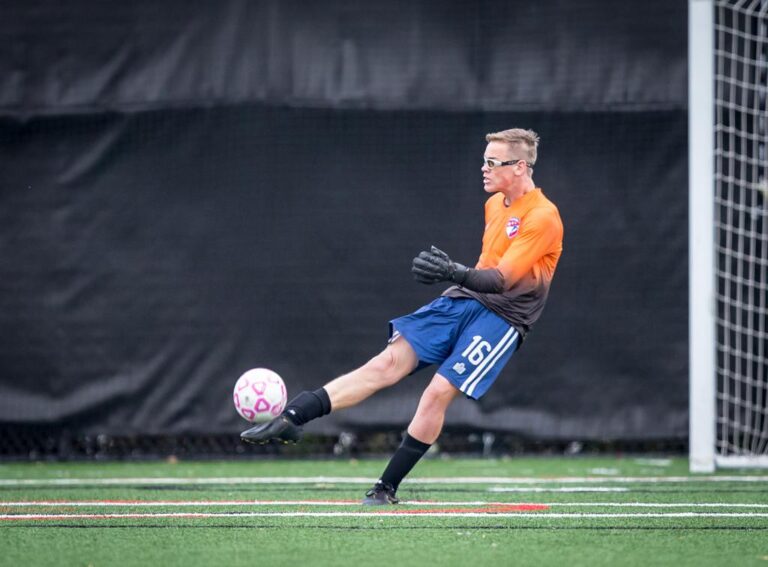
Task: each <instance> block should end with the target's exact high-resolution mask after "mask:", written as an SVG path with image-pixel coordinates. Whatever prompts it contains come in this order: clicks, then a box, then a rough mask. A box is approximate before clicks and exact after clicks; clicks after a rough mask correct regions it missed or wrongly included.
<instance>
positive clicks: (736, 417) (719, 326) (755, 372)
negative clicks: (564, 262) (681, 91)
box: [688, 0, 768, 472]
mask: <svg viewBox="0 0 768 567" xmlns="http://www.w3.org/2000/svg"><path fill="white" fill-rule="evenodd" d="M688 6H689V12H688V64H689V79H688V89H689V91H688V105H689V109H688V111H689V125H688V135H689V138H688V139H689V162H688V164H689V165H688V167H689V170H688V172H689V211H690V213H689V307H690V309H689V313H690V315H689V325H690V333H689V338H690V396H689V401H690V430H689V447H690V469H691V471H692V472H712V471H713V470H714V469H715V468H716V467H768V362H767V359H768V155H767V154H766V148H768V0H689V2H688Z"/></svg>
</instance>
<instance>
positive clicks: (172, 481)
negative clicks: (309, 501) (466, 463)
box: [0, 475, 768, 487]
mask: <svg viewBox="0 0 768 567" xmlns="http://www.w3.org/2000/svg"><path fill="white" fill-rule="evenodd" d="M375 481H376V479H375V478H368V477H356V476H300V477H299V476H277V477H258V476H255V477H179V478H173V477H157V478H153V477H126V478H16V479H8V478H6V479H0V486H2V487H6V486H10V487H15V486H137V485H153V486H157V485H206V484H225V485H235V484H372V483H374V482H375ZM696 482H765V483H768V476H733V475H731V476H717V475H709V476H624V477H622V476H586V477H584V476H579V477H552V478H539V477H506V476H501V477H497V476H488V477H477V476H472V477H434V478H426V477H422V478H412V479H406V480H405V481H404V483H405V484H453V485H460V484H578V483H585V484H591V483H608V484H611V483H613V484H628V483H633V484H634V483H643V484H649V483H650V484H663V483H696Z"/></svg>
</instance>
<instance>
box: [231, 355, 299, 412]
mask: <svg viewBox="0 0 768 567" xmlns="http://www.w3.org/2000/svg"><path fill="white" fill-rule="evenodd" d="M232 398H233V399H234V402H235V409H236V410H237V413H239V414H240V415H241V416H243V417H244V418H245V419H247V420H248V421H250V422H251V423H262V422H265V421H269V420H270V419H272V418H274V417H277V416H278V415H280V414H281V413H282V412H283V410H284V409H285V404H286V402H287V401H288V392H287V390H286V389H285V383H284V382H283V379H282V378H280V375H279V374H278V373H277V372H273V371H272V370H268V369H267V368H254V369H253V370H249V371H248V372H246V373H245V374H243V375H242V376H240V378H238V380H237V383H236V384H235V391H234V392H233V393H232Z"/></svg>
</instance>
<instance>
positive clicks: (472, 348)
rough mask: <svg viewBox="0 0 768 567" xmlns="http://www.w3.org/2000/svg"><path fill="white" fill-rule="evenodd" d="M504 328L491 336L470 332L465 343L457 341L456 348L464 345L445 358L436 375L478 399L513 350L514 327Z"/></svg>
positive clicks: (516, 337)
mask: <svg viewBox="0 0 768 567" xmlns="http://www.w3.org/2000/svg"><path fill="white" fill-rule="evenodd" d="M505 327H506V328H504V329H502V330H500V331H501V332H499V334H498V335H497V336H496V337H493V338H490V337H483V336H482V335H477V334H473V335H470V336H471V337H472V338H471V340H470V341H469V344H467V343H466V342H464V341H461V340H460V341H459V342H458V343H457V347H459V348H461V347H460V346H459V345H464V344H466V345H467V346H465V347H464V348H463V350H462V351H461V352H460V353H459V352H458V349H457V350H456V351H454V354H453V355H451V356H449V357H448V359H446V361H445V362H444V363H443V365H442V366H441V367H440V374H441V375H442V376H445V377H446V378H448V380H450V381H451V383H452V384H453V385H454V386H456V387H457V388H458V389H459V390H461V391H462V392H463V393H464V394H466V395H467V396H469V397H470V398H474V399H476V400H477V399H479V398H480V397H481V396H482V395H483V394H484V393H485V392H486V391H487V390H488V388H490V387H491V385H492V384H493V382H494V381H495V380H496V378H497V377H498V375H499V373H500V372H501V370H502V368H504V365H505V364H506V363H507V361H508V360H509V359H510V357H511V356H512V354H513V353H514V352H515V349H516V345H517V342H518V340H519V334H518V332H517V330H516V329H515V328H514V327H511V326H509V325H505ZM465 340H466V339H465ZM457 355H458V356H457Z"/></svg>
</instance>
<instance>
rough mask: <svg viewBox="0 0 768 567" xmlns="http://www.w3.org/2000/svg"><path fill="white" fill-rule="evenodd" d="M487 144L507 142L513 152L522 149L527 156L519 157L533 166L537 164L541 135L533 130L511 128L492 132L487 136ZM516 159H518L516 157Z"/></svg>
mask: <svg viewBox="0 0 768 567" xmlns="http://www.w3.org/2000/svg"><path fill="white" fill-rule="evenodd" d="M485 141H486V142H506V143H507V144H508V145H509V147H510V148H511V149H512V151H513V152H515V151H516V150H518V149H520V150H522V151H523V153H524V154H525V155H523V156H519V157H520V159H524V160H525V161H527V162H528V165H530V166H533V164H535V163H536V157H537V150H538V147H539V135H538V134H537V133H536V132H534V131H533V130H525V129H523V128H511V129H509V130H502V131H501V132H491V133H490V134H486V135H485ZM516 157H518V156H517V155H516Z"/></svg>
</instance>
